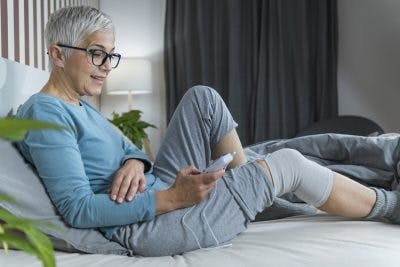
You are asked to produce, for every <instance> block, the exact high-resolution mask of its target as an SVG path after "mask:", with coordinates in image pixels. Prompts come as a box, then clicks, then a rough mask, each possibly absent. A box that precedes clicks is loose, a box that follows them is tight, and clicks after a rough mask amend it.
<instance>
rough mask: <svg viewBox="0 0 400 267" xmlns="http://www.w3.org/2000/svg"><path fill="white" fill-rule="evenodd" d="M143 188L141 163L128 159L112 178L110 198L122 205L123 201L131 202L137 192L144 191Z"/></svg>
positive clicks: (143, 180)
mask: <svg viewBox="0 0 400 267" xmlns="http://www.w3.org/2000/svg"><path fill="white" fill-rule="evenodd" d="M145 186H146V178H145V176H144V164H143V162H141V161H140V160H137V159H128V160H127V161H125V163H124V165H123V166H122V167H121V168H120V169H119V170H118V171H117V172H116V174H115V176H114V180H113V183H112V185H111V189H110V196H111V199H112V200H116V201H117V202H118V203H122V202H123V201H124V199H126V200H127V201H132V199H133V197H134V196H135V194H136V193H137V192H138V191H139V192H143V191H144V188H145Z"/></svg>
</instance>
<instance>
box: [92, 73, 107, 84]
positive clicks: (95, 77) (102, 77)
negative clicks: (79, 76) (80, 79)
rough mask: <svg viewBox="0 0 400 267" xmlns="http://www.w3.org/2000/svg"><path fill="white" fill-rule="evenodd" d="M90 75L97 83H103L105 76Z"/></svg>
mask: <svg viewBox="0 0 400 267" xmlns="http://www.w3.org/2000/svg"><path fill="white" fill-rule="evenodd" d="M90 77H91V78H92V79H94V80H95V81H96V82H99V83H103V82H104V80H105V78H106V77H104V76H97V75H90Z"/></svg>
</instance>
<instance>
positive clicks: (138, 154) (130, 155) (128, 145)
mask: <svg viewBox="0 0 400 267" xmlns="http://www.w3.org/2000/svg"><path fill="white" fill-rule="evenodd" d="M122 147H123V149H124V151H125V156H124V157H123V159H122V162H125V161H126V160H128V159H138V160H140V161H142V162H143V164H144V173H145V174H147V173H150V172H151V171H152V170H153V165H152V163H151V161H150V159H149V157H148V156H147V155H146V153H144V152H143V151H141V150H140V149H139V148H137V147H136V146H135V145H134V144H132V142H131V141H129V140H128V138H126V136H122Z"/></svg>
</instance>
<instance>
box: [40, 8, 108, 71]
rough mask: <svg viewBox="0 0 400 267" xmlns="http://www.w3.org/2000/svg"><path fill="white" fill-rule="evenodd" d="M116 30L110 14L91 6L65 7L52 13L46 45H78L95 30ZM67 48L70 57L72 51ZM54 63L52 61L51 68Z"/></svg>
mask: <svg viewBox="0 0 400 267" xmlns="http://www.w3.org/2000/svg"><path fill="white" fill-rule="evenodd" d="M97 31H100V32H106V31H111V32H113V33H114V32H115V29H114V24H113V23H112V21H111V18H110V16H108V15H107V14H105V13H104V12H101V11H100V10H98V9H96V8H94V7H90V6H75V7H64V8H61V9H59V10H57V11H55V12H54V13H53V14H51V16H50V18H49V21H48V22H47V24H46V30H45V32H44V34H45V39H46V47H47V49H48V48H49V46H50V45H52V44H57V43H62V44H66V45H72V46H78V45H79V44H80V43H81V42H83V41H84V40H85V38H86V37H87V36H89V35H90V34H92V33H94V32H97ZM68 50H70V49H66V50H65V57H66V58H68V57H69V56H70V55H71V52H72V51H68ZM52 66H53V63H52V62H51V61H50V66H49V68H50V69H51V68H52Z"/></svg>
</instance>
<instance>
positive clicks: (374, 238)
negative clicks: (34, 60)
mask: <svg viewBox="0 0 400 267" xmlns="http://www.w3.org/2000/svg"><path fill="white" fill-rule="evenodd" d="M0 69H3V70H4V69H6V73H7V75H5V76H4V75H1V74H2V73H3V72H1V73H0V76H1V77H0V100H1V105H0V108H1V110H0V112H1V113H0V116H3V115H5V113H6V112H8V110H9V109H10V108H15V107H16V106H17V105H19V104H20V103H22V102H23V101H25V99H26V98H27V97H28V96H29V95H30V94H32V93H34V92H35V91H36V90H37V88H39V87H40V86H41V84H43V83H44V82H45V81H46V79H47V77H48V76H47V75H48V74H47V73H44V72H40V71H39V72H38V71H37V70H34V69H32V68H30V67H25V66H21V65H20V64H18V63H14V62H11V61H7V60H3V59H1V58H0ZM33 77H35V78H33ZM13 88H14V89H13ZM15 88H24V89H23V90H22V91H20V90H19V89H18V90H15ZM325 137H326V138H328V139H329V138H332V136H324V138H325ZM305 138H307V137H305ZM388 138H389V139H388V141H390V144H391V147H387V146H380V147H379V148H380V150H379V151H378V150H376V151H375V150H374V153H375V152H376V153H375V154H376V155H380V154H379V153H387V152H390V154H391V155H392V156H393V157H394V156H396V157H398V155H400V152H399V149H400V148H398V147H397V145H396V144H397V143H398V140H399V139H393V138H392V137H388ZM390 138H391V139H390ZM396 138H399V137H396ZM349 139H351V138H350V137H349ZM296 140H297V143H296V142H293V141H288V142H287V141H279V140H277V141H273V142H271V143H269V144H268V146H267V145H265V144H259V145H256V146H254V147H251V148H249V150H248V152H249V153H250V156H251V153H253V152H254V153H265V152H266V151H262V150H265V149H266V148H268V149H272V150H276V149H279V148H281V147H287V146H291V147H293V146H294V147H296V145H298V144H299V143H300V144H305V145H304V147H305V148H304V149H308V148H309V147H310V146H308V145H307V142H308V141H307V140H309V139H302V140H301V142H299V141H298V140H299V139H296ZM296 140H295V141H296ZM374 140H375V139H368V140H367V141H368V142H369V143H368V142H367V143H368V144H367V146H373V145H374V144H375V143H377V142H375V141H374ZM376 140H378V139H376ZM380 140H381V139H380ZM330 141H331V142H333V145H335V146H337V147H338V149H341V148H343V147H341V146H340V145H338V144H335V139H332V140H331V139H330ZM320 142H322V143H326V139H323V138H322V139H321V140H320ZM299 149H301V147H300V148H299ZM364 149H365V145H363V151H365V150H364ZM371 149H373V148H372V147H371ZM314 152H315V151H314ZM304 153H306V154H308V156H309V157H311V158H314V159H315V160H317V161H318V157H317V156H318V155H321V153H322V154H323V153H324V151H317V153H315V154H312V153H311V152H310V151H305V152H304ZM396 153H397V154H396ZM337 154H340V152H339V151H337ZM354 155H355V156H356V155H357V153H356V152H355V154H354ZM378 158H379V156H378ZM384 159H385V162H381V161H380V160H377V159H375V158H372V159H370V161H371V162H369V163H368V164H370V165H371V166H372V165H373V166H372V167H373V168H369V169H363V167H361V166H359V164H358V163H359V162H357V161H354V162H352V165H351V166H350V168H349V164H345V165H341V164H337V162H333V161H332V162H333V163H332V162H327V161H324V162H321V163H324V164H326V165H329V164H331V165H330V166H331V167H332V168H333V169H335V168H336V169H335V170H338V171H344V172H346V171H348V173H347V174H348V175H353V178H355V179H358V178H359V177H356V174H357V173H359V174H365V173H368V174H369V176H368V177H369V178H370V180H368V181H364V182H368V183H371V184H376V185H377V186H383V187H391V188H393V189H399V186H398V168H397V165H396V164H397V161H396V162H394V160H395V159H396V158H391V159H390V160H391V162H390V163H388V162H387V160H388V159H387V157H384ZM319 160H320V161H321V159H319ZM364 163H365V162H364ZM360 164H361V163H360ZM368 164H367V165H368ZM380 164H382V165H380ZM395 165H396V166H395ZM343 166H344V167H343ZM371 166H370V167H371ZM371 170H372V171H371ZM382 177H383V178H382ZM0 184H1V187H0V188H1V190H0V194H9V195H12V196H14V197H15V198H17V199H18V201H19V205H18V207H15V206H10V205H8V204H6V203H0V206H1V207H2V208H5V209H7V210H9V211H11V212H13V213H14V214H16V215H20V216H24V217H28V218H32V219H44V220H48V221H52V222H54V223H55V224H56V225H57V226H58V227H60V228H63V229H64V231H63V233H62V234H61V233H59V232H57V231H54V230H48V229H46V230H44V231H45V232H46V233H47V234H48V236H49V237H50V238H51V239H52V240H53V242H54V245H55V248H56V249H57V251H56V252H55V255H56V261H57V266H75V267H78V266H99V265H115V266H322V265H323V266H361V265H362V266H399V261H400V238H399V237H400V226H398V225H393V224H389V223H384V222H376V221H365V220H350V219H346V218H342V217H337V216H331V215H328V214H324V213H321V212H318V213H317V214H314V213H315V210H313V209H310V207H307V206H304V204H301V203H295V202H296V201H294V200H293V199H291V198H290V196H289V197H288V198H287V199H284V200H281V201H278V202H277V205H278V206H275V210H274V209H272V210H270V212H269V213H266V214H264V218H263V219H267V221H257V222H252V223H250V225H249V228H248V230H246V231H245V232H244V233H242V234H240V235H239V236H238V237H237V238H235V239H234V240H232V246H230V247H226V248H217V249H209V250H197V251H192V252H188V253H185V254H183V255H176V256H169V257H155V258H143V257H135V256H132V255H130V254H129V252H127V251H126V250H124V249H123V248H122V247H120V246H119V245H118V244H116V243H114V242H110V241H108V240H106V239H104V238H103V237H102V235H101V234H100V233H99V232H97V231H96V230H93V229H92V230H82V229H72V228H69V227H68V226H67V225H65V223H64V222H63V221H62V220H61V218H60V217H59V215H58V214H57V212H56V211H55V209H54V207H53V206H52V204H51V202H50V200H49V199H48V197H47V194H46V192H45V190H44V188H43V186H42V184H41V182H40V179H38V178H37V177H36V176H35V173H34V170H32V168H31V167H30V166H29V165H28V164H27V163H26V162H24V161H23V159H22V158H21V156H20V155H18V152H17V151H16V150H15V148H14V147H13V146H12V145H11V144H9V143H8V142H4V141H2V142H0ZM5 185H7V186H5ZM293 202H294V203H293ZM38 207H40V208H38ZM282 207H283V208H282ZM276 208H278V209H276ZM277 210H279V211H283V212H281V213H279V212H277ZM271 214H272V215H273V216H270V217H268V216H269V215H271ZM288 216H290V217H288ZM60 228H58V229H60ZM0 266H41V264H40V262H39V261H37V260H36V259H35V258H34V257H33V256H30V255H28V254H26V253H24V252H21V251H17V250H10V251H9V252H8V254H5V253H4V252H3V251H0Z"/></svg>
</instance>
